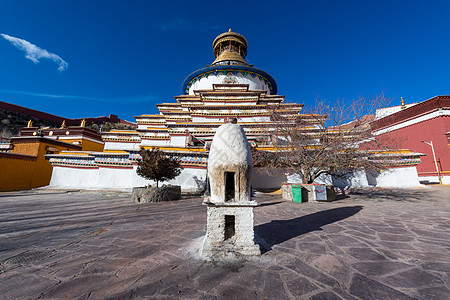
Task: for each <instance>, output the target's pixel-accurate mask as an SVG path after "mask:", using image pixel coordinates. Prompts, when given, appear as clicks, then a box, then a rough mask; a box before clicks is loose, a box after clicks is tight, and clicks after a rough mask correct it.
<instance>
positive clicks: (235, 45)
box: [213, 28, 248, 65]
mask: <svg viewBox="0 0 450 300" xmlns="http://www.w3.org/2000/svg"><path fill="white" fill-rule="evenodd" d="M247 47H248V46H247V40H246V39H245V37H244V36H243V35H241V34H239V33H236V32H233V31H232V30H231V28H230V29H229V30H228V32H224V33H222V34H219V35H218V36H217V37H216V38H215V39H214V42H213V51H214V57H215V58H216V60H215V61H214V63H213V65H214V64H216V63H218V62H221V61H224V60H222V59H221V58H220V56H222V54H223V53H225V52H228V53H234V54H235V56H239V57H240V58H239V59H237V61H238V62H240V63H244V64H247V63H246V62H245V60H244V59H245V57H246V56H247Z"/></svg>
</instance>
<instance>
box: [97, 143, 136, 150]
mask: <svg viewBox="0 0 450 300" xmlns="http://www.w3.org/2000/svg"><path fill="white" fill-rule="evenodd" d="M139 145H140V142H139V143H122V142H105V147H104V151H105V150H124V149H127V150H139Z"/></svg>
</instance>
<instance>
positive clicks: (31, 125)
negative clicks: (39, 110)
mask: <svg viewBox="0 0 450 300" xmlns="http://www.w3.org/2000/svg"><path fill="white" fill-rule="evenodd" d="M27 127H28V128H29V127H33V122H31V119H30V120H29V121H28V124H27Z"/></svg>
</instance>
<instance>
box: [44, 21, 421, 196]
mask: <svg viewBox="0 0 450 300" xmlns="http://www.w3.org/2000/svg"><path fill="white" fill-rule="evenodd" d="M212 46H213V53H214V57H215V59H214V61H213V62H212V63H211V65H208V66H207V67H205V68H202V69H199V70H197V71H195V72H193V73H191V74H190V75H188V76H187V77H186V79H185V80H184V82H183V84H182V92H183V94H182V95H179V96H175V102H171V103H161V104H157V105H156V107H157V108H158V111H159V114H143V115H140V116H136V117H135V118H136V123H137V125H138V127H137V129H136V130H111V131H110V132H104V133H102V139H103V141H104V143H105V145H104V150H103V152H89V151H64V152H61V153H58V154H51V155H47V157H48V159H49V160H50V163H51V164H52V166H53V175H52V180H51V182H50V186H52V187H59V188H93V189H96V188H131V187H136V186H144V185H147V184H149V183H151V182H148V181H145V180H144V179H143V178H141V177H139V176H138V175H137V174H136V168H137V164H136V160H137V159H139V158H140V155H139V150H140V149H151V148H153V147H158V148H159V149H160V150H162V151H165V152H166V153H167V154H168V155H169V156H173V157H176V158H178V159H179V160H180V162H181V165H182V167H183V168H184V169H183V170H182V172H181V174H180V175H179V176H178V177H177V178H176V179H174V180H172V181H169V182H168V183H170V184H177V185H181V188H182V190H184V191H186V190H189V191H200V190H203V189H204V187H205V183H206V169H207V159H208V153H209V148H210V146H211V142H212V139H213V137H214V134H215V133H216V131H217V128H218V127H219V126H221V125H222V124H224V123H226V122H227V121H228V120H229V119H231V118H235V119H236V120H237V124H239V126H240V127H241V128H242V130H243V131H244V133H245V135H246V137H247V140H248V142H249V144H250V147H252V148H258V149H260V150H271V149H272V150H273V149H274V148H273V147H274V145H275V144H276V143H275V141H276V140H277V139H278V136H277V126H276V121H275V120H274V116H275V115H277V116H280V117H282V118H283V119H285V120H286V119H288V120H291V121H292V124H293V126H298V125H296V124H302V125H301V126H302V127H303V129H304V130H305V132H307V131H309V130H310V131H311V134H313V132H314V129H315V128H317V126H320V124H321V123H323V122H324V119H325V118H326V116H320V115H311V114H301V113H300V112H301V110H302V107H303V104H298V103H285V102H284V99H285V97H284V96H282V95H277V84H276V82H275V80H274V79H273V78H272V76H270V75H269V74H268V73H266V72H264V71H262V70H260V69H257V68H255V67H254V66H253V65H250V64H248V63H247V62H246V60H245V58H246V56H247V49H248V43H247V40H246V39H245V37H244V36H242V35H241V34H239V33H236V32H233V31H232V30H231V29H230V30H229V31H228V32H225V33H222V34H220V35H218V36H217V37H216V38H215V39H214V42H213V45H212ZM406 160H407V161H406V163H410V164H411V166H413V165H415V164H417V163H418V161H419V162H420V158H419V157H417V156H411V157H409V158H406ZM402 164H403V165H404V164H405V160H402ZM281 174H282V175H280V176H278V177H277V178H274V177H273V178H271V179H270V180H265V179H264V177H258V176H259V175H258V174H255V176H254V178H253V188H255V189H261V188H264V189H271V188H274V189H276V188H280V186H281V182H283V181H285V180H286V177H285V176H284V174H283V173H281Z"/></svg>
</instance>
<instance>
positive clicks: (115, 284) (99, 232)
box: [0, 186, 450, 299]
mask: <svg viewBox="0 0 450 300" xmlns="http://www.w3.org/2000/svg"><path fill="white" fill-rule="evenodd" d="M255 199H256V200H257V201H258V203H259V206H258V207H256V208H255V233H256V235H257V242H258V243H259V244H260V245H261V248H262V253H263V254H262V255H261V257H259V258H255V259H251V260H248V261H234V262H226V263H218V262H208V261H205V260H203V259H202V258H201V257H200V256H199V255H198V249H199V248H200V243H201V241H202V237H203V235H204V234H205V229H206V208H205V207H204V206H202V205H201V201H202V200H201V199H200V198H186V199H183V200H180V201H174V202H165V203H138V204H136V203H132V202H131V197H130V195H129V194H121V193H116V194H114V193H99V192H96V193H94V192H92V193H87V192H69V193H63V192H60V193H56V192H53V193H42V192H37V191H32V192H14V193H0V299H37V298H39V299H129V298H138V299H450V290H449V284H450V230H449V228H450V187H449V186H442V187H438V186H433V187H430V188H422V189H410V190H371V191H359V192H355V193H353V194H351V195H350V196H349V197H347V198H344V199H341V200H338V201H334V202H331V203H302V204H297V203H292V202H286V201H283V200H282V199H281V197H280V195H272V194H271V195H260V194H258V195H257V196H256V197H255Z"/></svg>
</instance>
